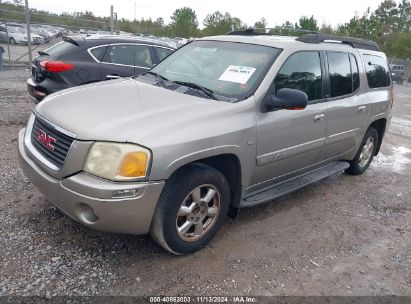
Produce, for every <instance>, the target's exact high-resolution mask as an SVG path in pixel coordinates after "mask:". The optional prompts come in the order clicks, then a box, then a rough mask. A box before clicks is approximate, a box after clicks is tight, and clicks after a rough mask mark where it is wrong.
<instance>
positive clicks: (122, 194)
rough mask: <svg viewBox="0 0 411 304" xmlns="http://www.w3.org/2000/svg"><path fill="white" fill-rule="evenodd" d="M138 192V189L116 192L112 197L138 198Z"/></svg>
mask: <svg viewBox="0 0 411 304" xmlns="http://www.w3.org/2000/svg"><path fill="white" fill-rule="evenodd" d="M137 192H138V190H137V189H124V190H114V191H113V194H112V196H113V198H125V197H133V196H136V194H137Z"/></svg>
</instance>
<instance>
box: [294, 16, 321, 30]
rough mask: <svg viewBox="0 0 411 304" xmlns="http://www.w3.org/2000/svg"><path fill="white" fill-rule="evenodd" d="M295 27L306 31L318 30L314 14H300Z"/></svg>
mask: <svg viewBox="0 0 411 304" xmlns="http://www.w3.org/2000/svg"><path fill="white" fill-rule="evenodd" d="M295 27H296V28H298V29H302V30H307V31H315V32H317V31H318V30H319V28H318V24H317V20H315V18H314V16H311V17H306V16H302V17H301V18H300V20H298V25H296V26H295Z"/></svg>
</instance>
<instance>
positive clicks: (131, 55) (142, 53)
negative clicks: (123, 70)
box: [103, 44, 153, 68]
mask: <svg viewBox="0 0 411 304" xmlns="http://www.w3.org/2000/svg"><path fill="white" fill-rule="evenodd" d="M103 62H107V63H116V64H124V65H129V66H138V67H145V68H151V67H152V66H153V62H152V60H151V53H150V47H149V46H146V45H132V44H124V45H113V46H111V47H110V49H109V51H108V52H107V54H106V55H105V56H104V60H103Z"/></svg>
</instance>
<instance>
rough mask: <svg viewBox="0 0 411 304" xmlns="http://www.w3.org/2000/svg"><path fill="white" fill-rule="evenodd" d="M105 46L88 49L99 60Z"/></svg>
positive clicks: (101, 57)
mask: <svg viewBox="0 0 411 304" xmlns="http://www.w3.org/2000/svg"><path fill="white" fill-rule="evenodd" d="M106 49H107V46H100V47H96V48H93V49H91V50H90V53H91V54H92V55H93V56H94V58H96V59H97V61H101V60H102V59H103V56H104V54H105V53H106Z"/></svg>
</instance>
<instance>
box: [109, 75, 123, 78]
mask: <svg viewBox="0 0 411 304" xmlns="http://www.w3.org/2000/svg"><path fill="white" fill-rule="evenodd" d="M106 78H107V79H117V78H121V77H120V76H118V75H107V76H106Z"/></svg>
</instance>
